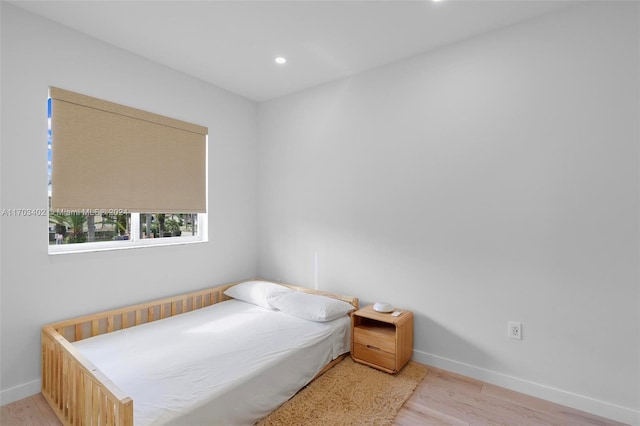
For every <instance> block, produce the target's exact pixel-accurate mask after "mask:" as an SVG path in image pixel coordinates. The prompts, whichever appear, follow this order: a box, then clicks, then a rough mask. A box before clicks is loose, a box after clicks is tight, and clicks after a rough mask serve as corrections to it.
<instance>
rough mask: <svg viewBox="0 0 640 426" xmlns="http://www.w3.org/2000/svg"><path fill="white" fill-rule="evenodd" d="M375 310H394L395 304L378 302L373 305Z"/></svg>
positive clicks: (387, 311) (385, 311)
mask: <svg viewBox="0 0 640 426" xmlns="http://www.w3.org/2000/svg"><path fill="white" fill-rule="evenodd" d="M373 310H374V311H376V312H383V313H385V314H386V313H389V312H391V311H393V305H392V304H391V303H387V302H376V303H375V304H374V305H373Z"/></svg>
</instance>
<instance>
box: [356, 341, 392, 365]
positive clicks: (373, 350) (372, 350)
mask: <svg viewBox="0 0 640 426" xmlns="http://www.w3.org/2000/svg"><path fill="white" fill-rule="evenodd" d="M351 350H352V351H353V357H354V358H357V359H360V360H362V361H366V362H370V363H372V364H375V365H379V366H381V367H384V368H388V369H389V370H395V368H396V355H395V354H394V353H389V352H385V351H383V350H381V349H380V348H377V347H375V346H373V345H369V346H367V345H363V344H360V343H354V344H353V348H351Z"/></svg>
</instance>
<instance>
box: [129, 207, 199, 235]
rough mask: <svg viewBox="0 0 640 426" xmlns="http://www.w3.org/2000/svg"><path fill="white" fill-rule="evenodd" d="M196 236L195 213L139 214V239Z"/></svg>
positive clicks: (196, 216)
mask: <svg viewBox="0 0 640 426" xmlns="http://www.w3.org/2000/svg"><path fill="white" fill-rule="evenodd" d="M196 235H198V215H197V214H195V213H140V238H141V239H145V238H168V237H186V236H196Z"/></svg>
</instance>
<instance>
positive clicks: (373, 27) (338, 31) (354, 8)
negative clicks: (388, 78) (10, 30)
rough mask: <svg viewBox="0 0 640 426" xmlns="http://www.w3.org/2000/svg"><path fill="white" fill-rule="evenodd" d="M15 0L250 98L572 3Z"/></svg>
mask: <svg viewBox="0 0 640 426" xmlns="http://www.w3.org/2000/svg"><path fill="white" fill-rule="evenodd" d="M12 3H13V4H15V5H17V6H19V7H22V8H24V9H26V10H29V11H31V12H34V13H36V14H38V15H41V16H44V17H46V18H49V19H51V20H53V21H56V22H59V23H61V24H64V25H66V26H68V27H71V28H74V29H76V30H78V31H80V32H83V33H86V34H89V35H91V36H93V37H96V38H98V39H101V40H104V41H106V42H108V43H111V44H113V45H115V46H118V47H121V48H123V49H126V50H128V51H131V52H133V53H136V54H138V55H141V56H143V57H146V58H148V59H151V60H153V61H156V62H159V63H161V64H164V65H167V66H169V67H171V68H173V69H176V70H179V71H182V72H185V73H187V74H190V75H192V76H195V77H197V78H199V79H201V80H204V81H207V82H210V83H212V84H214V85H216V86H219V87H223V88H225V89H227V90H229V91H231V92H235V93H237V94H239V95H242V96H244V97H246V98H249V99H252V100H254V101H264V100H269V99H273V98H276V97H279V96H282V95H285V94H288V93H292V92H295V91H298V90H301V89H304V88H307V87H311V86H315V85H317V84H321V83H325V82H328V81H331V80H335V79H339V78H343V77H347V76H350V75H353V74H356V73H359V72H362V71H365V70H367V69H371V68H375V67H379V66H381V65H384V64H388V63H391V62H394V61H398V60H400V59H404V58H408V57H411V56H414V55H416V54H419V53H422V52H425V51H427V50H430V49H434V48H436V47H438V46H442V45H445V44H450V43H453V42H455V41H458V40H462V39H465V38H468V37H472V36H474V35H477V34H480V33H483V32H486V31H490V30H493V29H496V28H500V27H505V26H508V25H512V24H515V23H517V22H520V21H523V20H527V19H531V18H534V17H536V16H539V15H542V14H545V13H548V12H550V11H552V10H555V9H557V8H560V7H565V6H567V5H568V4H569V2H556V1H549V0H547V1H541V0H537V1H526V0H502V1H489V0H467V1H460V0H457V1H456V0H443V1H441V2H433V1H431V0H414V1H402V0H387V1H372V0H369V1H345V0H343V1H326V0H325V1H300V0H298V1H294V0H290V1H268V0H267V1H265V0H263V1H238V0H235V1H212V0H209V1H206V0H205V1H149V0H147V1H97V0H90V1H88V0H85V1H51V0H49V1H15V2H12ZM571 3H575V1H573V2H571ZM278 55H282V56H285V57H286V58H287V59H288V62H287V64H285V65H277V64H276V63H275V62H274V58H275V57H276V56H278Z"/></svg>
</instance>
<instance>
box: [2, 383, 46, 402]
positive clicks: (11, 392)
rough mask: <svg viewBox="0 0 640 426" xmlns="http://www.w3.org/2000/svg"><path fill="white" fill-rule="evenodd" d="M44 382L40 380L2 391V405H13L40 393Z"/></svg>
mask: <svg viewBox="0 0 640 426" xmlns="http://www.w3.org/2000/svg"><path fill="white" fill-rule="evenodd" d="M41 387H42V382H41V381H40V379H38V380H34V381H32V382H29V383H25V384H23V385H19V386H16V387H13V388H10V389H4V390H2V391H0V405H7V404H11V403H12V402H15V401H19V400H21V399H23V398H26V397H29V396H33V395H35V394H38V393H40V390H41Z"/></svg>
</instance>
